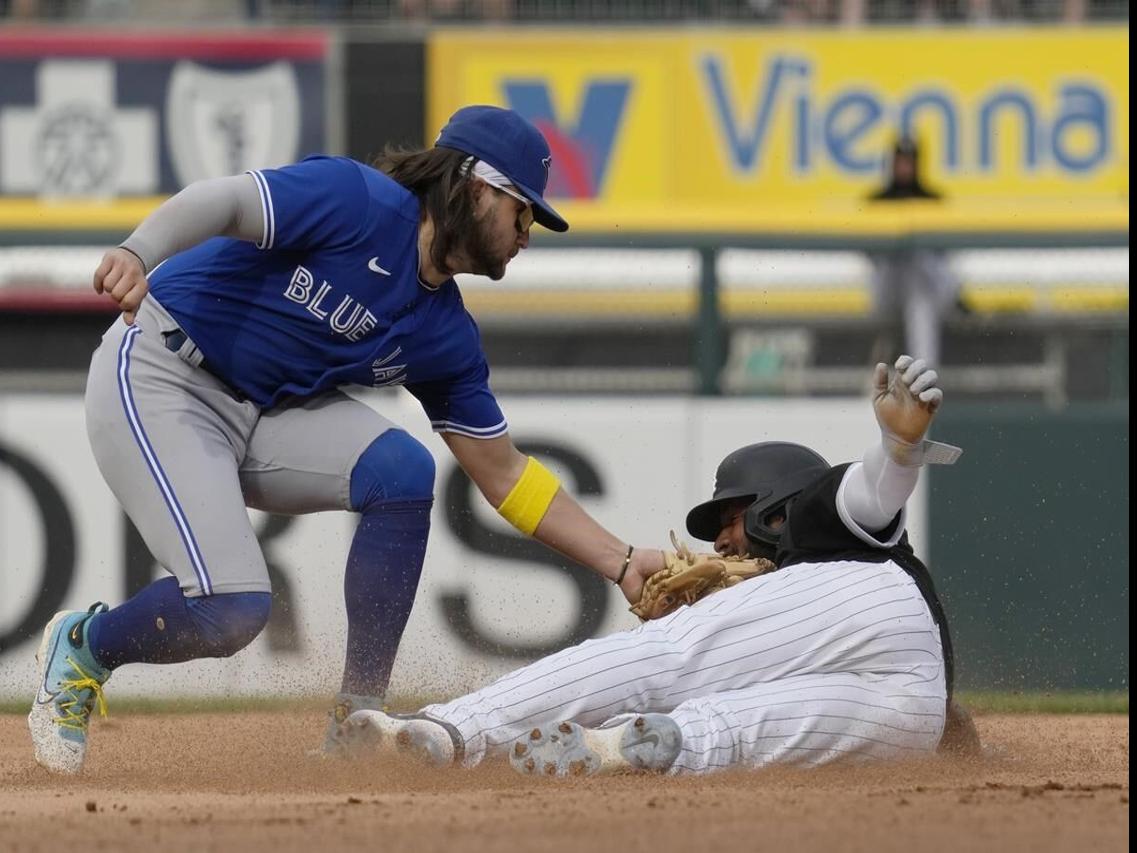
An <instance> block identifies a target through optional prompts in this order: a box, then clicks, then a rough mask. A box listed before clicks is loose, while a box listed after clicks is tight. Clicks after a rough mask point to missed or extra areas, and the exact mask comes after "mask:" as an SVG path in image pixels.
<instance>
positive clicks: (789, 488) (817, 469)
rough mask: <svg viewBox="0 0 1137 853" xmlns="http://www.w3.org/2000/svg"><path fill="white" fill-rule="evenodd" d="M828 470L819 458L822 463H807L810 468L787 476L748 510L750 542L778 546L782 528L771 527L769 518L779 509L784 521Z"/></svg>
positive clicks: (748, 535)
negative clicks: (806, 491)
mask: <svg viewBox="0 0 1137 853" xmlns="http://www.w3.org/2000/svg"><path fill="white" fill-rule="evenodd" d="M827 470H829V466H828V464H827V463H826V462H825V460H823V459H821V457H818V461H816V462H814V461H813V460H807V465H806V467H803V468H801V469H799V470H797V471H794V472H793V473H791V474H786V475H784V476H783V477H782V478H781V479H780V480H779V481H778V483H777V485H776V486H775V488H774V489H772V490H771V491H770V492H769V493H767V496H766V497H765V498H760V499H758V500H756V501H754V503H752V504H751V505H750V506H749V507H747V508H746V516H745V518H744V519H743V522H742V524H743V530H745V531H746V538H747V539H749V540H750V541H752V542H762V543H765V544H766V545H775V546H776V545H777V544H778V541H779V540H780V539H781V538H782V525H778V527H776V528H775V527H771V526H770V525H769V523H768V520H769V518H770V517H771V516H772V515H773V514H774V513H775V512H776V511H777V510H779V509H780V510H782V511H783V517H788V515H789V509H790V506H791V505H792V504H793V501H794V498H796V497H797V496H798V494H799V493H800V492H801V490H802V489H804V488H805V487H806V486H808V485H809V484H810V483H812V482H814V481H815V480H816V479H817V478H818V477H820V476H821V475H822V474H823V473H825V472H826V471H827Z"/></svg>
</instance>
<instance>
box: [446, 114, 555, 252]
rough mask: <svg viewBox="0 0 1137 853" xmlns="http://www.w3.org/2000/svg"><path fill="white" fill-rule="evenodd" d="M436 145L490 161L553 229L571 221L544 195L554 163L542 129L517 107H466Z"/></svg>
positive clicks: (454, 117)
mask: <svg viewBox="0 0 1137 853" xmlns="http://www.w3.org/2000/svg"><path fill="white" fill-rule="evenodd" d="M434 147H435V148H453V149H455V150H456V151H462V152H464V153H466V154H470V155H472V156H474V157H477V158H478V159H479V160H483V161H485V162H486V163H489V164H490V165H491V166H493V167H494V168H495V169H497V170H498V171H499V172H501V173H502V174H503V175H505V176H506V177H507V178H509V182H510V183H511V184H513V185H514V186H515V187H517V189H518V190H519V191H520V192H521V194H522V195H523V196H525V197H526V198H527V199H529V201H531V202H532V203H533V218H534V219H535V220H536V221H537V222H538V223H539V224H541V225H544V226H545V227H546V228H548V229H549V230H550V231H568V223H567V222H565V220H564V218H562V217H561V215H560V214H559V213H557V212H556V211H555V210H553V208H552V207H551V206H550V205H549V203H548V202H547V201H545V199H544V198H543V196H544V193H545V186H546V185H547V184H548V183H549V166H550V165H551V164H552V162H553V158H552V155H551V154H550V152H549V143H548V142H546V141H545V137H544V136H543V135H542V134H541V131H539V130H537V128H536V127H534V126H533V125H532V124H530V123H529V122H528V121H526V120H525V119H523V118H522V117H521V116H520V115H519V114H518V113H516V112H514V111H513V110H507V109H503V108H501V107H490V106H482V105H478V106H471V107H462V109H460V110H458V112H456V113H454V115H452V116H450V121H448V122H447V123H446V126H445V127H444V128H442V131H441V132H440V133H439V134H438V139H436V140H435V141H434Z"/></svg>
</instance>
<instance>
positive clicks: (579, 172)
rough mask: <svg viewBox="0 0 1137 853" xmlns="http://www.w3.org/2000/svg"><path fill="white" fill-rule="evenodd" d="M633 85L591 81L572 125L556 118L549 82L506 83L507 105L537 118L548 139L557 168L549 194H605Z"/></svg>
mask: <svg viewBox="0 0 1137 853" xmlns="http://www.w3.org/2000/svg"><path fill="white" fill-rule="evenodd" d="M631 87H632V84H631V81H630V80H627V79H618V80H591V81H588V82H587V83H586V84H585V91H584V98H583V100H582V101H581V107H580V114H579V115H578V116H577V119H576V123H575V126H571V125H570V124H569V122H567V121H565V120H563V119H558V118H557V115H556V113H555V112H554V110H553V101H552V97H551V96H550V94H549V87H548V85H547V84H546V83H544V82H533V81H531V80H525V81H521V80H505V81H504V82H503V88H504V90H505V96H506V99H507V100H508V102H509V106H510V107H512V108H513V109H515V110H517V112H519V113H521V115H523V116H524V117H525V118H527V119H528V120H529V121H531V122H533V124H535V125H536V126H537V127H538V129H540V131H541V133H543V134H544V135H545V139H547V140H548V141H549V148H550V149H552V154H553V168H552V170H551V172H550V174H549V186H548V188H547V190H546V192H547V194H548V195H551V196H555V197H559V198H596V197H597V196H598V195H599V194H600V193H601V191H602V190H603V187H604V177H605V175H606V174H607V172H608V166H609V163H610V162H611V158H612V147H613V145H614V144H615V141H616V134H617V133H618V132H619V130H620V127H621V125H622V123H623V118H624V107H625V106H626V105H627V102H628V92H629V91H630V90H631Z"/></svg>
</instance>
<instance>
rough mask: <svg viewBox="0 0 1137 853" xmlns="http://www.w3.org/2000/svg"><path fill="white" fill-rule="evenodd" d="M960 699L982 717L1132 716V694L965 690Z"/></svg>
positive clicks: (1127, 692)
mask: <svg viewBox="0 0 1137 853" xmlns="http://www.w3.org/2000/svg"><path fill="white" fill-rule="evenodd" d="M956 698H957V699H958V700H959V701H960V702H961V703H962V704H963V705H964V707H966V708H968V709H969V710H971V711H974V712H976V713H978V714H1128V713H1129V691H1127V690H1126V691H1121V690H1116V691H1113V690H1110V691H1088V690H1087V691H1078V692H1073V691H1072V692H1058V691H1053V692H1052V691H1026V690H1023V691H1019V690H1015V691H1010V692H999V691H985V690H974V691H972V690H964V691H960V692H959V693H958V694H957V696H956Z"/></svg>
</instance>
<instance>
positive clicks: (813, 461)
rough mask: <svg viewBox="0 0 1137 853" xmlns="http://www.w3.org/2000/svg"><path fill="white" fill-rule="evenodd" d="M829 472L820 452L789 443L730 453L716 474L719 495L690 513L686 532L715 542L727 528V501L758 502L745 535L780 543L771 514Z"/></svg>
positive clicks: (766, 443) (752, 507)
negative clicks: (724, 512)
mask: <svg viewBox="0 0 1137 853" xmlns="http://www.w3.org/2000/svg"><path fill="white" fill-rule="evenodd" d="M828 470H829V463H828V462H826V461H825V460H824V459H823V458H822V457H821V456H820V455H819V454H817V453H815V452H814V451H812V450H810V449H809V448H808V447H803V446H802V445H800V444H791V443H790V442H788V441H763V442H760V443H758V444H750V445H747V446H746V447H743V448H740V449H739V450H736V451H734V453H731V454H730V455H729V456H727V457H726V458H725V459H724V460H723V461H722V462H721V463H720V464H719V467H718V470H717V471H716V472H715V491H714V495H713V496H712V497H711V499H710V500H709V501H707V502H706V503H702V504H699V505H698V506H697V507H695V508H694V509H692V510H691V511H690V512H689V513H688V514H687V532H688V533H690V534H691V535H692V536H694V537H696V538H697V539H703V540H705V541H708V542H712V541H714V540H715V538H716V537H717V536H718V535H719V531H720V530H721V529H722V525H721V521H722V519H721V513H722V508H723V505H724V504H726V503H729V502H730V501H733V500H739V499H750V500H752V501H753V503H751V505H750V507H749V508H748V509H747V510H746V520H745V528H746V535H747V537H749V538H750V539H753V540H755V541H757V542H766V543H767V544H770V545H776V544H777V542H778V536H779V533H778V532H776V531H774V530H773V529H771V528H770V527H768V526H767V525H766V524H765V519H766V518H767V517H768V516H769V515H770V513H771V512H772V511H774V510H776V509H778V508H779V507H780V506H782V505H783V504H785V503H786V502H787V501H789V499H790V498H792V497H793V496H794V495H796V494H797V493H798V492H800V491H801V490H802V489H804V488H805V487H806V486H808V485H809V484H810V483H812V482H813V481H814V480H816V479H817V478H818V477H820V476H821V475H822V474H824V473H825V472H826V471H828Z"/></svg>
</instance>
